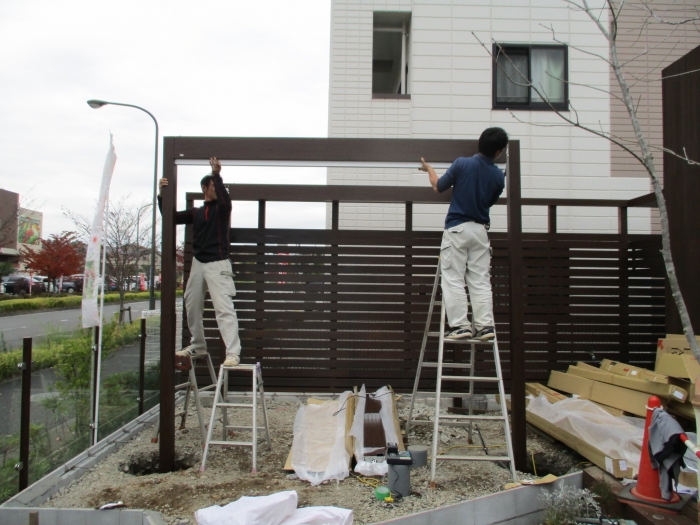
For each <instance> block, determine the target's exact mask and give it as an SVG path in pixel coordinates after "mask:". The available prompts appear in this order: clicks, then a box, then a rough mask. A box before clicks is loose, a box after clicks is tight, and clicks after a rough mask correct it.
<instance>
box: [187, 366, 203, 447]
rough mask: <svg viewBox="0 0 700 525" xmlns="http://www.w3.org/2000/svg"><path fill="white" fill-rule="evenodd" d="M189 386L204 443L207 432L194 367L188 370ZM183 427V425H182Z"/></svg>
mask: <svg viewBox="0 0 700 525" xmlns="http://www.w3.org/2000/svg"><path fill="white" fill-rule="evenodd" d="M190 385H191V387H188V394H189V389H190V388H192V393H193V394H194V406H195V409H196V410H197V419H198V420H199V432H200V433H201V434H202V440H204V441H206V439H207V431H206V427H205V426H204V413H203V412H202V400H201V399H200V398H199V388H197V377H196V376H195V374H194V365H193V366H192V368H190ZM185 406H187V399H185ZM186 415H187V408H185V416H186ZM183 426H184V425H183Z"/></svg>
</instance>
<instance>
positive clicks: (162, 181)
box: [158, 178, 168, 194]
mask: <svg viewBox="0 0 700 525" xmlns="http://www.w3.org/2000/svg"><path fill="white" fill-rule="evenodd" d="M167 185H168V179H166V178H162V179H160V180H159V181H158V194H160V190H162V189H163V187H164V186H167Z"/></svg>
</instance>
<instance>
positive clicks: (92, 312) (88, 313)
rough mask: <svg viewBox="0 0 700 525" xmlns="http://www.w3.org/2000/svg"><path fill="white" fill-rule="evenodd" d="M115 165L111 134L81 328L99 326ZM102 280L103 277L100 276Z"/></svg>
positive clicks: (94, 225) (90, 245) (90, 251)
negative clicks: (102, 251) (103, 250)
mask: <svg viewBox="0 0 700 525" xmlns="http://www.w3.org/2000/svg"><path fill="white" fill-rule="evenodd" d="M116 163H117V153H116V151H115V150H114V142H113V140H112V134H111V133H110V134H109V151H108V152H107V158H106V159H105V165H104V168H103V170H102V184H101V185H100V195H99V198H98V199H97V209H96V210H95V217H94V219H93V220H92V228H91V230H90V238H89V239H88V245H87V256H86V258H85V279H84V281H83V301H82V303H83V311H82V315H83V328H91V327H93V326H99V324H100V314H99V310H98V308H97V296H98V295H99V291H100V279H99V276H100V248H101V247H102V241H103V239H104V219H105V206H106V205H107V199H108V198H109V184H110V182H111V181H112V173H113V172H114V165H115V164H116ZM102 278H104V276H102Z"/></svg>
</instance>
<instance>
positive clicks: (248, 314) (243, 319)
mask: <svg viewBox="0 0 700 525" xmlns="http://www.w3.org/2000/svg"><path fill="white" fill-rule="evenodd" d="M490 237H491V243H492V247H493V251H494V253H493V260H492V284H493V292H494V311H495V316H496V324H497V330H498V334H499V343H500V348H501V360H502V365H503V372H504V378H505V380H506V388H507V389H509V380H510V354H509V352H510V344H509V326H508V313H509V293H508V243H507V238H506V234H503V233H491V234H490ZM187 239H188V241H189V238H187ZM440 239H441V232H397V231H376V230H372V231H357V230H352V231H348V230H339V231H338V230H337V231H329V230H272V229H232V230H231V243H232V244H231V260H232V263H233V267H234V272H235V273H236V274H237V275H236V286H237V290H238V295H237V297H236V300H235V304H236V310H237V312H238V317H239V323H240V329H241V332H240V333H241V340H242V344H243V354H242V355H243V361H244V362H253V361H260V362H261V364H262V366H263V370H264V377H265V385H266V388H267V389H268V390H269V391H307V392H314V391H322V392H328V391H340V390H343V389H348V388H351V387H353V386H360V385H361V384H363V383H364V384H365V385H366V386H367V388H370V389H373V388H377V387H379V386H382V385H385V384H391V385H392V387H394V388H395V389H396V390H399V391H410V390H411V388H412V386H413V380H414V377H415V369H416V364H417V360H418V355H419V352H420V347H421V341H422V337H423V330H424V328H425V321H426V315H427V310H428V305H429V302H430V293H431V290H432V283H433V279H434V275H435V269H436V264H437V254H438V251H439V245H440ZM659 244H660V239H659V237H658V236H620V235H590V234H578V235H567V234H556V235H551V234H525V235H524V236H523V251H524V268H523V271H524V298H525V299H524V300H525V304H524V311H525V327H524V332H525V342H524V343H525V353H526V355H525V362H526V370H525V378H526V380H527V381H546V380H547V378H548V376H549V372H550V371H551V370H566V368H567V367H568V365H569V364H572V363H575V362H576V361H579V360H584V361H589V362H592V359H593V356H594V357H595V360H600V359H602V358H611V359H620V360H627V361H629V362H633V363H635V364H639V365H641V366H647V367H650V366H652V367H653V361H654V352H655V342H656V339H657V338H658V337H659V336H662V335H663V323H664V283H665V281H664V275H663V265H662V261H661V259H660V255H659V253H658V247H659ZM191 259H192V253H191V244H190V243H189V242H186V247H185V261H186V262H185V268H186V272H185V273H186V276H187V275H188V272H189V267H190V263H191ZM205 308H206V310H205V331H206V333H207V338H208V341H209V343H210V344H209V348H210V351H211V352H212V354H213V356H214V360H215V364H217V365H218V363H219V362H220V360H221V359H222V358H223V348H222V347H221V343H220V340H219V334H218V329H217V325H216V320H215V319H214V312H213V309H212V306H211V302H210V301H209V300H208V299H207V302H206V305H205ZM438 319H439V317H438V315H435V316H434V318H433V323H432V326H431V330H435V331H437V330H438V328H439V327H438ZM183 326H184V327H185V328H184V330H183V336H184V337H183V338H184V339H185V341H187V340H189V332H188V330H187V325H186V321H185V323H184V324H183ZM436 352H437V343H436V342H435V341H430V343H429V346H428V349H427V355H426V359H428V360H435V358H436ZM453 359H454V360H456V361H466V360H467V359H468V352H466V349H465V347H464V346H463V345H454V344H448V345H447V346H446V352H445V360H446V361H450V360H453ZM476 371H477V373H478V374H479V375H481V374H483V375H490V374H493V356H492V354H491V353H490V351H479V352H478V354H477V366H476ZM450 373H454V374H457V373H460V371H452V372H450ZM198 376H199V377H200V379H201V380H202V382H203V384H204V383H206V382H208V375H207V374H206V372H205V371H204V370H198ZM231 384H232V387H233V388H238V387H241V386H243V385H238V384H237V383H236V380H233V381H232V383H231ZM434 386H435V376H434V369H433V370H430V369H426V370H425V371H424V373H423V374H422V379H421V385H420V387H421V390H429V389H433V388H434ZM445 390H446V391H447V392H463V391H466V385H465V384H464V383H454V382H452V383H450V382H447V383H445ZM494 390H495V389H493V388H491V389H489V388H488V387H487V388H479V389H478V390H477V391H478V392H493V391H494Z"/></svg>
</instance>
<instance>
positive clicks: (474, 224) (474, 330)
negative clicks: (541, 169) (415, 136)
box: [420, 128, 508, 341]
mask: <svg viewBox="0 0 700 525" xmlns="http://www.w3.org/2000/svg"><path fill="white" fill-rule="evenodd" d="M507 144H508V135H507V133H506V132H505V131H504V130H503V129H502V128H488V129H486V130H485V131H484V132H483V133H482V134H481V137H479V153H477V154H476V155H474V156H473V157H469V158H464V157H460V158H458V159H457V160H455V161H454V162H453V163H452V165H451V166H450V167H449V168H448V169H447V171H446V172H445V174H444V175H443V176H442V177H440V178H438V176H437V174H436V173H435V170H434V169H433V167H432V166H431V165H430V164H428V163H427V162H425V159H422V158H421V159H420V160H421V164H422V165H421V168H420V169H421V170H422V171H426V172H428V177H429V179H430V184H431V185H432V187H433V189H434V190H435V191H436V192H438V193H442V192H443V191H445V190H447V189H448V188H453V190H452V200H451V201H450V208H449V210H448V212H447V217H446V218H445V232H444V233H443V235H442V244H441V246H440V267H441V272H442V297H443V300H444V301H445V310H446V313H447V321H448V323H449V324H450V328H451V329H452V331H451V332H450V333H449V334H448V335H446V336H445V338H446V339H472V338H473V339H478V340H481V341H488V340H491V339H494V338H495V337H496V334H495V331H494V320H493V293H492V292H491V247H490V245H489V237H488V234H487V230H488V229H489V223H490V221H491V219H490V217H489V209H490V208H491V206H493V205H494V204H496V201H497V200H498V197H500V195H501V193H502V192H503V188H504V187H505V176H504V174H503V172H502V171H501V170H500V168H498V167H497V166H496V165H495V164H494V159H496V158H497V157H498V156H499V155H500V154H501V152H502V151H503V149H504V148H505V147H506V145H507ZM465 281H466V286H467V287H468V288H469V296H470V298H471V303H472V309H473V313H472V321H473V323H470V322H469V319H467V311H468V303H467V293H466V291H465V290H464V287H465Z"/></svg>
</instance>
